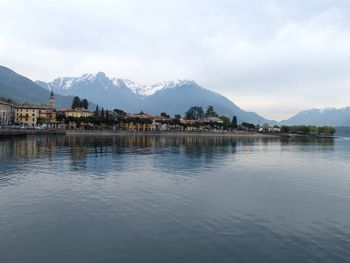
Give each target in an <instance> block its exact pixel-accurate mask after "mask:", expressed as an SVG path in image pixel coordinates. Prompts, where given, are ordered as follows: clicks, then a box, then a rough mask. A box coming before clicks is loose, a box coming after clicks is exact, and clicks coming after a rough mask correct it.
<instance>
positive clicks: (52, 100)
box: [49, 90, 55, 110]
mask: <svg viewBox="0 0 350 263" xmlns="http://www.w3.org/2000/svg"><path fill="white" fill-rule="evenodd" d="M49 108H50V109H51V110H53V109H54V108H55V96H54V94H53V91H52V90H51V93H50V100H49Z"/></svg>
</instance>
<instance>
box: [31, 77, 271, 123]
mask: <svg viewBox="0 0 350 263" xmlns="http://www.w3.org/2000/svg"><path fill="white" fill-rule="evenodd" d="M37 84H39V85H41V86H42V87H45V88H47V89H52V90H53V91H54V92H56V93H59V94H64V95H73V94H74V95H77V96H80V97H84V98H87V99H89V100H93V101H94V102H96V103H97V104H98V105H100V106H101V107H105V108H108V109H114V108H120V109H123V110H125V111H127V112H131V113H137V112H140V111H141V110H142V111H144V112H147V113H150V114H159V113H160V112H163V111H164V112H167V113H168V114H170V115H174V114H181V115H184V113H185V112H186V110H188V109H189V108H190V107H191V106H202V107H203V108H204V109H205V108H206V107H207V106H208V105H212V106H214V108H215V110H216V111H217V112H218V113H220V114H223V115H227V116H228V117H230V118H231V117H232V116H233V115H236V116H237V117H238V120H239V121H248V122H253V123H260V124H263V123H266V122H268V123H273V121H270V120H266V119H264V118H263V117H261V116H259V115H258V114H256V113H253V112H246V111H244V110H242V109H240V108H239V107H237V106H236V105H235V104H234V103H232V102H231V101H230V100H229V99H227V98H226V97H224V96H222V95H220V94H218V93H215V92H212V91H210V90H208V89H204V88H202V87H200V86H199V85H198V84H197V83H196V82H194V81H188V80H178V81H168V82H162V83H157V84H153V85H141V84H138V83H135V82H133V81H131V80H127V79H118V78H112V79H110V78H108V77H107V76H106V75H105V74H104V73H102V72H99V73H97V74H84V75H83V76H81V77H64V78H57V79H55V80H54V81H52V82H49V83H44V82H41V81H37Z"/></svg>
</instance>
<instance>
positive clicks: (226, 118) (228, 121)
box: [219, 116, 231, 129]
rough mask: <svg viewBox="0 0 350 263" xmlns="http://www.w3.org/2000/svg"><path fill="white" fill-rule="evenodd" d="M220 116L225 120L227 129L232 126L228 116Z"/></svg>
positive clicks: (224, 124)
mask: <svg viewBox="0 0 350 263" xmlns="http://www.w3.org/2000/svg"><path fill="white" fill-rule="evenodd" d="M219 118H220V119H221V120H222V121H223V124H222V126H224V128H225V129H227V128H229V127H230V124H231V123H230V118H228V117H226V116H220V117H219Z"/></svg>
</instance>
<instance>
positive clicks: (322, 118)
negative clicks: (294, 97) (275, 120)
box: [281, 107, 350, 127]
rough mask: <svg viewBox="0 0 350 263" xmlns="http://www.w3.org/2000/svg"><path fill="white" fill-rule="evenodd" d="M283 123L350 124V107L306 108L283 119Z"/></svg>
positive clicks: (338, 125)
mask: <svg viewBox="0 0 350 263" xmlns="http://www.w3.org/2000/svg"><path fill="white" fill-rule="evenodd" d="M281 124H284V125H302V124H308V125H317V126H320V125H331V126H337V127H340V126H350V107H345V108H340V109H336V108H326V109H311V110H306V111H302V112H300V113H298V114H296V115H294V116H293V117H291V118H289V119H288V120H285V121H282V122H281Z"/></svg>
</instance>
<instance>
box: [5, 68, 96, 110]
mask: <svg viewBox="0 0 350 263" xmlns="http://www.w3.org/2000/svg"><path fill="white" fill-rule="evenodd" d="M0 97H2V98H6V99H12V100H14V101H16V102H18V103H31V104H47V103H48V101H49V97H50V91H49V90H47V89H44V88H42V87H40V86H39V85H37V84H36V83H34V82H33V81H32V80H30V79H28V78H26V77H24V76H22V75H20V74H17V73H16V72H14V71H13V70H11V69H9V68H6V67H3V66H0ZM73 98H74V97H73V96H65V95H60V94H56V95H55V104H56V107H57V108H64V107H70V106H71V104H72V100H73ZM94 107H96V105H95V104H93V103H91V104H90V109H92V108H94Z"/></svg>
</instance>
